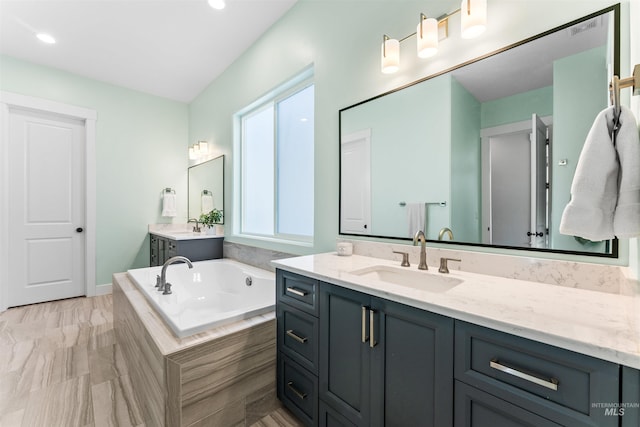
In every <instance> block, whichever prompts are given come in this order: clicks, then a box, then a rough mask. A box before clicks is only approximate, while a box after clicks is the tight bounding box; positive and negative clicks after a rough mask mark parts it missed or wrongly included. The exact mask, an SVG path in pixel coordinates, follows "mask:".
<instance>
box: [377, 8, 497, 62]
mask: <svg viewBox="0 0 640 427" xmlns="http://www.w3.org/2000/svg"><path fill="white" fill-rule="evenodd" d="M458 12H460V15H461V23H460V28H461V37H462V38H464V39H470V38H474V37H477V36H479V35H480V34H482V33H483V32H484V30H485V29H486V27H487V0H462V3H461V5H460V9H457V10H454V11H453V12H451V13H449V14H447V15H443V16H441V17H440V18H438V19H435V18H427V17H426V15H425V14H424V13H421V14H420V20H419V21H418V26H417V28H416V32H415V33H411V34H409V35H408V36H406V37H404V38H402V39H399V40H397V39H392V38H389V36H387V35H386V34H385V35H384V36H382V52H381V57H380V59H381V70H382V72H383V73H385V74H391V73H395V72H396V71H398V69H399V68H400V43H402V42H403V41H405V40H407V39H408V38H410V37H412V36H416V48H417V55H418V57H420V58H429V57H431V56H433V55H435V54H436V53H437V52H438V43H439V41H440V40H444V39H446V38H447V37H448V36H449V17H451V16H452V15H454V14H456V13H458Z"/></svg>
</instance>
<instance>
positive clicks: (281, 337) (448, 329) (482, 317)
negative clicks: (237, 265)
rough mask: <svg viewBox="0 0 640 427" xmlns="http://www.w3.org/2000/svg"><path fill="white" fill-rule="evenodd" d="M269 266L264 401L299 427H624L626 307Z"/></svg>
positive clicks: (629, 334)
mask: <svg viewBox="0 0 640 427" xmlns="http://www.w3.org/2000/svg"><path fill="white" fill-rule="evenodd" d="M273 264H274V265H275V266H276V268H277V271H276V287H277V291H276V292H277V314H276V315H277V326H278V331H277V339H278V343H277V346H278V379H277V381H278V396H279V398H280V399H281V400H282V401H283V402H284V404H285V405H286V406H287V407H288V408H289V409H290V410H291V411H292V412H293V413H295V414H296V415H297V416H298V417H299V418H300V419H301V420H302V421H303V422H304V423H305V424H306V425H310V426H316V425H320V426H384V425H387V426H391V425H401V426H404V425H420V426H437V427H442V426H456V427H457V426H476V427H478V426H496V425H500V426H525V425H526V426H598V427H607V426H611V427H614V426H616V427H620V426H623V427H627V426H637V425H638V421H639V418H638V417H639V414H640V408H639V407H638V406H639V405H640V374H639V371H638V368H640V318H639V314H638V310H637V307H638V305H637V302H638V298H637V296H623V295H616V294H606V293H601V292H593V291H585V290H580V289H572V288H563V287H560V286H555V285H547V284H542V283H533V282H528V281H523V280H513V279H506V278H502V277H494V276H485V275H479V274H473V273H465V272H460V271H452V273H451V274H446V275H443V274H440V273H437V272H435V271H431V270H429V271H428V272H424V271H418V270H417V269H416V268H415V267H410V268H403V267H400V266H399V263H398V262H394V261H389V260H383V259H376V258H369V257H363V256H358V255H354V256H352V257H339V256H337V255H336V254H335V253H332V254H320V255H312V256H305V257H299V258H292V259H287V260H279V261H274V263H273Z"/></svg>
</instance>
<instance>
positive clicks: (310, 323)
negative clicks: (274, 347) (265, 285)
mask: <svg viewBox="0 0 640 427" xmlns="http://www.w3.org/2000/svg"><path fill="white" fill-rule="evenodd" d="M277 316H278V322H277V323H278V349H279V350H280V351H283V352H284V353H285V354H286V355H287V356H289V357H291V358H292V359H294V360H295V361H296V362H298V363H299V364H300V365H302V366H303V367H305V368H307V369H308V370H309V371H311V372H312V373H314V374H316V375H317V374H318V319H317V318H316V317H313V316H311V315H310V314H308V313H305V312H303V311H301V310H298V309H296V308H293V307H290V306H288V305H286V304H278V308H277Z"/></svg>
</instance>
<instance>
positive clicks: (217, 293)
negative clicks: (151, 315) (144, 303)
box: [128, 259, 276, 338]
mask: <svg viewBox="0 0 640 427" xmlns="http://www.w3.org/2000/svg"><path fill="white" fill-rule="evenodd" d="M161 270H162V267H149V268H139V269H135V270H129V271H128V273H129V276H130V277H131V278H132V279H133V281H134V282H135V284H136V285H137V286H138V287H139V288H140V290H141V291H142V293H143V294H144V296H145V297H146V298H147V300H148V301H149V302H150V303H151V305H152V306H153V307H154V308H155V309H156V310H157V311H158V313H159V314H160V315H161V316H162V318H163V319H164V320H165V322H166V323H167V325H168V326H169V327H170V329H171V330H172V331H173V332H174V334H175V335H176V336H178V337H180V338H182V337H186V336H189V335H192V334H195V333H197V332H201V331H204V330H206V329H209V328H213V327H217V326H222V325H224V324H226V323H231V322H234V321H237V320H241V319H247V318H250V317H253V316H256V315H259V314H263V313H266V312H269V311H271V310H273V309H274V307H275V295H276V292H275V274H274V273H272V272H270V271H266V270H262V269H260V268H255V267H251V266H249V265H246V264H242V263H239V262H237V261H233V260H230V259H220V260H211V261H200V262H194V263H193V268H192V269H189V268H188V266H187V264H172V265H170V266H169V267H168V268H167V273H166V279H167V282H169V283H171V284H172V287H171V291H172V292H173V293H172V294H170V295H162V292H159V291H158V290H157V289H156V287H155V284H156V276H158V275H160V271H161ZM248 278H250V280H247V279H248ZM249 281H250V283H251V285H250V286H248V285H247V282H249Z"/></svg>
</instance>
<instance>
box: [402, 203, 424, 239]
mask: <svg viewBox="0 0 640 427" xmlns="http://www.w3.org/2000/svg"><path fill="white" fill-rule="evenodd" d="M426 222H427V216H426V209H425V206H424V203H407V224H408V226H409V229H408V235H409V237H411V238H413V236H414V235H415V234H416V231H418V230H422V231H424V233H425V234H426V233H427V230H426V228H425V227H426V225H427V224H426Z"/></svg>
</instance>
